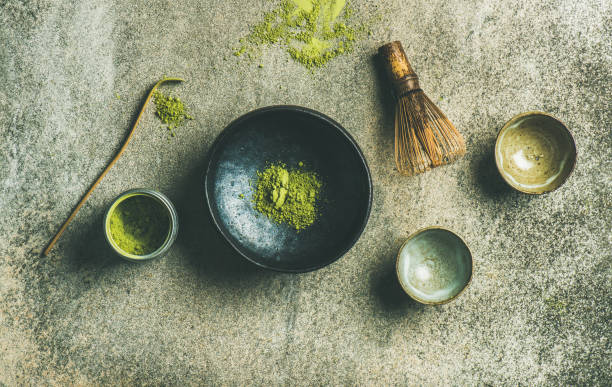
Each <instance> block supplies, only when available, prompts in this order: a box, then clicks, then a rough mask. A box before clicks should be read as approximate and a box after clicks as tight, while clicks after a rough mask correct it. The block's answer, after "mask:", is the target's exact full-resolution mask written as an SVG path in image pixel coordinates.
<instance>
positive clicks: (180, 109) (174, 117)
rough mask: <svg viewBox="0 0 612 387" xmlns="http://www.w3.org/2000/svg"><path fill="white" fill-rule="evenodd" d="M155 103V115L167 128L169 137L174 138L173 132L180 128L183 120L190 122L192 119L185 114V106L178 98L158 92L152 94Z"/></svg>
mask: <svg viewBox="0 0 612 387" xmlns="http://www.w3.org/2000/svg"><path fill="white" fill-rule="evenodd" d="M153 101H154V102H155V115H157V118H159V119H160V120H161V122H163V123H164V124H166V125H167V126H168V130H169V131H170V135H171V136H172V137H174V136H175V132H174V130H175V129H176V128H178V127H179V126H181V125H182V124H183V123H184V122H185V120H192V119H193V117H192V116H190V115H189V114H188V113H187V109H186V108H185V104H184V103H183V101H181V100H180V99H179V98H178V97H172V96H168V95H164V94H163V93H161V92H160V91H158V90H155V92H154V93H153Z"/></svg>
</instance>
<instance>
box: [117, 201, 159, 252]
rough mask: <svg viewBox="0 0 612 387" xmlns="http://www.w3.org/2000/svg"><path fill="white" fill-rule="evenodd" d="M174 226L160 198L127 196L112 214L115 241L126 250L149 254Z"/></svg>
mask: <svg viewBox="0 0 612 387" xmlns="http://www.w3.org/2000/svg"><path fill="white" fill-rule="evenodd" d="M169 229H170V219H169V217H168V211H167V210H166V208H164V207H163V206H162V204H161V203H159V202H158V201H157V200H155V199H153V198H151V197H148V196H145V195H137V196H133V197H130V198H127V199H125V200H124V201H122V202H121V203H119V205H117V207H115V209H114V210H113V213H112V214H111V217H110V232H111V237H112V238H113V241H114V242H115V243H116V244H117V246H119V248H120V249H121V250H123V251H125V252H126V253H129V254H133V255H147V254H150V253H152V252H154V251H155V250H157V249H158V248H159V247H160V246H161V245H162V244H163V243H164V241H165V240H166V237H167V236H168V230H169Z"/></svg>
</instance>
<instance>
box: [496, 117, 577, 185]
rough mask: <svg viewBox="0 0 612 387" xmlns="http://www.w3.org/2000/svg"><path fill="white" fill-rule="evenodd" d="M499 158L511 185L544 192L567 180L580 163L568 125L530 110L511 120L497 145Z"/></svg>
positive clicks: (500, 166) (500, 168)
mask: <svg viewBox="0 0 612 387" xmlns="http://www.w3.org/2000/svg"><path fill="white" fill-rule="evenodd" d="M495 160H496V163H497V166H498V169H499V171H500V173H501V175H502V177H503V178H504V180H506V182H508V184H510V185H511V186H512V187H514V188H515V189H517V190H519V191H522V192H526V193H531V194H540V193H544V192H549V191H552V190H554V189H556V188H558V187H559V186H561V184H563V182H564V181H565V180H566V179H567V177H568V176H569V175H570V174H571V172H572V170H573V167H574V164H575V162H576V146H575V144H574V140H573V138H572V136H571V134H570V133H569V131H568V130H567V128H566V127H565V126H564V125H563V123H561V122H560V121H559V120H557V119H555V118H554V117H551V116H549V115H547V114H544V113H527V114H524V115H520V116H517V117H515V118H513V119H512V120H510V122H508V123H507V124H506V125H505V126H504V127H503V128H502V130H501V131H500V133H499V136H498V139H497V143H496V144H495Z"/></svg>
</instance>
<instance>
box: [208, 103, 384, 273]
mask: <svg viewBox="0 0 612 387" xmlns="http://www.w3.org/2000/svg"><path fill="white" fill-rule="evenodd" d="M300 161H303V162H304V164H305V166H304V168H306V169H308V170H312V171H315V172H316V173H318V174H319V176H320V177H321V180H322V182H323V190H322V194H321V199H322V200H320V201H319V202H318V207H319V211H320V216H319V217H318V219H317V220H316V221H315V223H314V224H313V225H311V226H310V227H308V228H306V229H304V230H301V231H300V232H297V231H296V230H295V229H292V228H290V227H289V226H287V225H284V224H277V223H274V222H272V221H271V220H270V219H268V218H267V217H266V216H265V215H262V214H260V213H259V212H257V211H255V210H254V209H253V204H252V202H251V198H252V193H253V188H252V187H251V186H250V184H249V183H250V182H253V185H254V183H255V182H256V180H257V171H261V170H264V169H265V168H266V167H267V166H268V165H269V163H277V162H281V163H285V164H286V165H287V166H289V167H297V165H298V163H299V162H300ZM204 184H205V194H206V202H207V204H208V208H209V209H210V213H211V215H212V219H213V221H214V223H215V225H216V226H217V228H218V229H219V231H220V232H221V234H222V235H223V236H224V237H225V239H226V240H227V241H228V242H229V244H230V245H232V246H233V247H234V249H236V250H237V251H238V252H239V253H240V254H241V255H242V256H244V257H245V258H246V259H248V260H249V261H251V262H253V263H254V264H256V265H259V266H261V267H264V268H267V269H272V270H278V271H285V272H306V271H311V270H316V269H318V268H321V267H323V266H326V265H328V264H330V263H332V262H334V261H335V260H337V259H338V258H340V257H341V256H342V255H344V254H345V253H346V252H347V251H348V250H349V249H350V248H351V247H352V246H353V245H354V244H355V242H357V239H359V236H360V235H361V233H362V231H363V229H364V228H365V225H366V223H367V221H368V217H369V215H370V207H371V204H372V181H371V179H370V171H369V169H368V166H367V164H366V161H365V159H364V157H363V154H362V153H361V150H360V149H359V147H358V146H357V143H355V140H353V138H352V137H351V136H350V135H349V134H348V132H347V131H346V130H345V129H344V128H343V127H342V126H340V124H338V123H337V122H335V121H334V120H332V119H331V118H329V117H327V116H325V115H324V114H321V113H319V112H316V111H314V110H310V109H306V108H303V107H298V106H270V107H265V108H262V109H258V110H254V111H252V112H250V113H247V114H245V115H244V116H242V117H240V118H238V119H237V120H235V121H234V122H232V123H231V124H230V125H229V126H228V127H227V128H225V130H224V131H223V132H222V133H221V134H220V135H219V137H218V138H217V140H216V141H215V143H214V144H213V146H212V149H211V151H210V155H209V161H208V168H207V171H206V177H205V183H204ZM241 195H244V198H241Z"/></svg>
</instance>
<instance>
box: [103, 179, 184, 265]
mask: <svg viewBox="0 0 612 387" xmlns="http://www.w3.org/2000/svg"><path fill="white" fill-rule="evenodd" d="M134 196H147V197H149V198H151V199H154V200H156V201H157V202H158V203H159V204H161V206H162V207H163V208H164V209H166V211H167V213H168V220H169V222H168V224H169V227H168V234H167V235H166V238H165V240H164V241H163V243H162V244H161V245H160V246H159V247H158V248H157V249H156V250H155V251H153V252H151V253H148V254H146V255H135V254H130V253H128V252H127V251H124V250H122V249H121V248H120V247H119V246H118V245H117V243H116V242H115V241H114V240H113V237H112V235H111V229H110V224H111V215H112V213H113V211H114V210H115V209H116V208H117V206H118V205H119V204H120V203H122V202H123V201H124V200H126V199H128V198H132V197H134ZM103 227H104V236H105V237H106V241H107V242H108V244H109V245H110V247H111V249H112V250H113V251H114V252H115V253H116V254H117V255H119V256H120V257H121V258H123V259H126V260H128V261H132V262H142V261H148V260H150V259H154V258H159V257H162V256H164V255H166V253H168V250H170V247H171V246H172V244H173V243H174V241H175V240H176V236H177V234H178V228H179V223H178V214H177V212H176V209H175V208H174V205H173V204H172V202H171V201H170V199H168V197H167V196H166V195H164V194H162V193H161V192H158V191H154V190H151V189H146V188H137V189H131V190H129V191H126V192H124V193H122V194H121V195H119V196H117V198H115V200H113V202H112V204H111V205H110V207H109V208H108V210H107V211H106V214H105V215H104V224H103Z"/></svg>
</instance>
